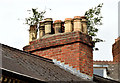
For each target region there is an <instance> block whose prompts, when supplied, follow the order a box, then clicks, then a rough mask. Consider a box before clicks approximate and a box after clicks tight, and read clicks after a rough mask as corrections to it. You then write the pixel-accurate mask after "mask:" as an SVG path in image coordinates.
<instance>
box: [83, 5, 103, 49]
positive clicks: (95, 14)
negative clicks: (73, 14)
mask: <svg viewBox="0 0 120 83" xmlns="http://www.w3.org/2000/svg"><path fill="white" fill-rule="evenodd" d="M102 6H103V3H101V4H99V5H98V6H97V7H94V8H91V9H89V10H88V11H86V12H85V16H86V17H87V26H88V27H87V29H88V35H89V36H91V37H92V39H93V40H92V41H93V42H94V43H98V42H104V40H102V39H100V38H97V33H98V31H99V29H98V28H97V27H98V26H100V25H102V24H103V23H102V18H103V17H102V15H101V8H102ZM95 50H98V48H95Z"/></svg>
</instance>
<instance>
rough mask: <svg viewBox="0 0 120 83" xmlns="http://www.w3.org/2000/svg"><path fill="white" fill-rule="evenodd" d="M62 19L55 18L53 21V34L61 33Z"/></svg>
mask: <svg viewBox="0 0 120 83" xmlns="http://www.w3.org/2000/svg"><path fill="white" fill-rule="evenodd" d="M61 23H62V21H61V20H55V21H54V26H55V34H57V33H61V29H62V24H61Z"/></svg>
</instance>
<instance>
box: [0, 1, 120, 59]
mask: <svg viewBox="0 0 120 83" xmlns="http://www.w3.org/2000/svg"><path fill="white" fill-rule="evenodd" d="M118 1H120V0H0V24H1V25H0V43H3V44H6V45H9V46H12V47H15V48H18V49H22V47H23V46H25V45H27V44H28V42H29V33H28V31H27V30H28V28H29V26H27V25H24V24H23V23H25V20H24V18H26V17H28V12H27V10H28V9H31V8H39V9H41V10H44V9H45V8H47V13H46V15H45V16H46V17H49V18H53V20H63V21H64V19H65V18H73V17H74V16H83V15H84V13H85V11H87V10H88V9H90V8H92V7H95V6H97V5H98V4H99V3H104V5H103V8H102V16H103V17H104V18H103V25H102V26H101V27H99V28H100V29H99V33H98V37H99V38H101V39H104V40H105V41H106V42H104V43H99V44H97V45H96V47H98V48H99V51H95V52H94V57H93V58H94V60H112V44H113V43H114V40H115V39H116V38H117V37H118ZM49 8H50V9H52V10H51V11H50V10H49ZM18 19H20V20H18Z"/></svg>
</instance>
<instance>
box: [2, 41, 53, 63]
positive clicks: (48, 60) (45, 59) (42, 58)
mask: <svg viewBox="0 0 120 83" xmlns="http://www.w3.org/2000/svg"><path fill="white" fill-rule="evenodd" d="M0 45H3V46H5V47H7V48H11V49H14V50H17V51H19V52H21V53H26V54H29V55H30V56H35V57H38V58H40V60H43V61H46V62H49V63H53V61H52V59H48V58H45V57H42V56H38V55H35V54H31V53H30V52H26V51H24V50H20V49H18V48H15V47H11V46H8V45H5V44H2V43H0Z"/></svg>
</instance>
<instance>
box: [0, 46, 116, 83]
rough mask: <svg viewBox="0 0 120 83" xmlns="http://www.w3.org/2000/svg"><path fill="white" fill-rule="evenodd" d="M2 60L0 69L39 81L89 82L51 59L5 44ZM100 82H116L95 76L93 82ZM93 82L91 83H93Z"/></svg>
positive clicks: (1, 54)
mask: <svg viewBox="0 0 120 83" xmlns="http://www.w3.org/2000/svg"><path fill="white" fill-rule="evenodd" d="M0 58H2V65H0V69H2V70H4V71H8V72H12V73H15V74H19V75H22V76H26V77H28V78H33V79H36V80H38V81H39V80H40V81H44V82H50V81H67V82H68V81H69V82H73V81H75V82H78V81H79V83H83V82H85V81H87V80H85V79H82V78H80V77H77V76H75V75H73V74H71V73H70V72H68V71H65V70H64V69H62V68H60V67H59V66H57V65H55V64H54V63H53V62H52V60H51V59H47V58H43V57H40V56H37V55H34V54H30V53H28V52H25V51H22V50H19V49H16V48H13V47H10V46H7V45H4V44H0ZM99 80H100V81H111V82H114V81H112V80H109V79H107V80H106V79H104V78H102V79H101V77H99V76H94V79H93V81H95V82H97V83H99ZM93 81H89V82H90V83H92V82H93ZM87 83H88V81H87ZM114 83H115V82H114Z"/></svg>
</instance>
